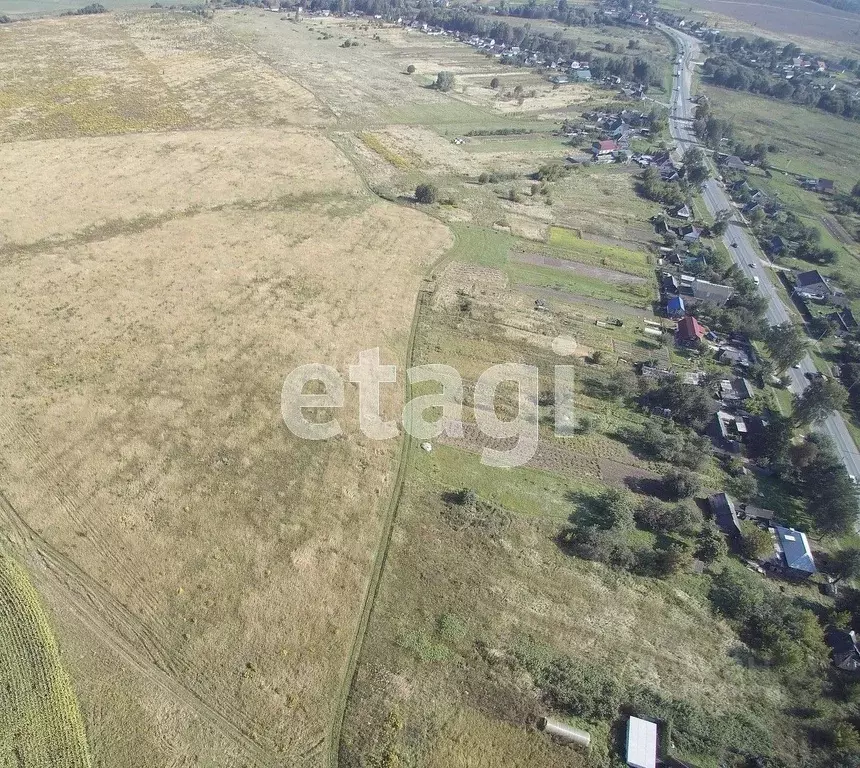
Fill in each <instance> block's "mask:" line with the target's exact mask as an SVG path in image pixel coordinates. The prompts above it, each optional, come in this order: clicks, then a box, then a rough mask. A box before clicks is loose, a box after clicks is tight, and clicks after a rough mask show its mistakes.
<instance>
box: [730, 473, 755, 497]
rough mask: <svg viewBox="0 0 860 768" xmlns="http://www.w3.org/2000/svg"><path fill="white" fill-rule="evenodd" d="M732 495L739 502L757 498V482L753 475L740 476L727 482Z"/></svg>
mask: <svg viewBox="0 0 860 768" xmlns="http://www.w3.org/2000/svg"><path fill="white" fill-rule="evenodd" d="M729 485H730V486H731V490H732V493H733V494H734V495H735V496H737V497H738V499H740V500H741V501H752V500H753V499H754V498H755V497H756V496H758V481H757V480H756V479H755V475H751V474H741V475H738V476H737V477H733V478H732V479H731V481H730V482H729Z"/></svg>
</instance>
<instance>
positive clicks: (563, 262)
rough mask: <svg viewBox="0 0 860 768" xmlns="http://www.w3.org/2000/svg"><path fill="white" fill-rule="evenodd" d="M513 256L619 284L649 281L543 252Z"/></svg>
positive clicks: (513, 255)
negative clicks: (557, 257)
mask: <svg viewBox="0 0 860 768" xmlns="http://www.w3.org/2000/svg"><path fill="white" fill-rule="evenodd" d="M511 258H512V259H513V260H514V261H519V262H521V263H523V264H531V265H532V266H535V267H549V268H550V269H560V270H562V271H565V272H572V273H573V274H576V275H582V276H583V277H590V278H594V279H596V280H605V281H606V282H608V283H616V284H619V285H622V284H624V283H634V284H645V283H647V282H648V281H647V280H646V279H645V278H644V277H635V276H634V275H629V274H626V273H625V272H616V271H615V270H614V269H604V268H603V267H593V266H589V265H588V264H580V263H579V262H576V261H568V260H567V259H556V258H554V257H553V256H546V255H545V254H542V253H513V254H511Z"/></svg>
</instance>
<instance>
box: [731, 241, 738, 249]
mask: <svg viewBox="0 0 860 768" xmlns="http://www.w3.org/2000/svg"><path fill="white" fill-rule="evenodd" d="M737 247H738V241H737V240H735V241H734V242H732V248H737Z"/></svg>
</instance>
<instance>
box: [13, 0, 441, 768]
mask: <svg viewBox="0 0 860 768" xmlns="http://www.w3.org/2000/svg"><path fill="white" fill-rule="evenodd" d="M0 37H2V42H3V46H4V55H3V57H2V60H0V61H1V62H2V63H0V68H2V70H3V72H2V78H0V82H2V85H0V139H2V141H3V144H2V146H0V152H2V161H0V184H1V185H2V187H3V189H4V192H6V194H4V196H3V199H2V202H0V284H2V289H0V298H2V309H1V310H0V329H2V331H0V361H2V370H3V375H2V379H0V489H2V491H3V493H4V495H5V497H6V499H7V500H8V503H4V504H3V505H2V512H3V525H4V527H5V528H6V529H7V530H9V531H10V534H9V538H10V541H11V543H10V545H9V546H8V547H6V545H5V544H4V548H6V549H8V551H9V553H10V554H11V555H12V556H14V557H15V558H16V559H17V560H18V561H19V562H21V563H22V564H23V565H24V566H25V567H26V568H27V569H28V571H29V572H30V575H31V578H32V579H33V582H34V584H35V586H36V588H37V589H38V590H39V592H40V593H41V595H42V597H43V599H44V600H45V603H46V607H47V610H48V614H49V616H50V619H51V621H52V622H53V624H54V626H55V629H56V633H57V636H58V640H59V646H60V649H61V652H62V659H63V663H64V664H65V665H66V668H67V669H68V671H69V673H70V677H71V681H72V687H73V689H74V690H75V691H76V693H77V696H78V698H79V700H80V703H81V709H82V712H83V718H84V722H85V726H86V733H87V741H88V743H89V748H90V752H91V754H92V759H93V762H94V764H96V765H100V766H111V767H112V768H113V767H115V766H120V767H121V766H140V765H152V766H174V765H175V766H180V765H182V766H186V765H218V766H228V765H237V766H238V765H243V766H244V765H261V766H266V765H303V764H307V765H319V764H320V763H321V762H322V760H323V759H324V750H325V748H326V738H327V733H328V730H329V727H330V725H331V720H332V716H333V713H334V710H335V703H336V700H337V699H338V696H339V694H340V690H341V683H342V679H343V676H344V671H345V665H346V662H347V656H348V653H349V651H350V648H351V646H352V640H353V636H354V633H355V628H356V622H357V620H358V616H359V612H360V607H361V601H362V598H363V593H364V589H365V585H366V582H367V578H368V572H369V566H370V563H371V559H372V557H373V552H374V548H375V546H376V543H377V539H378V534H379V530H378V527H379V523H380V519H381V508H382V506H383V504H384V503H385V502H386V501H387V492H388V490H389V487H390V484H391V475H392V470H393V458H394V456H395V452H396V450H397V442H396V441H390V442H388V443H371V442H369V441H367V440H365V439H364V438H363V437H362V436H361V434H360V433H359V432H358V428H357V417H356V408H355V405H356V397H355V392H354V390H353V389H351V388H350V387H348V388H347V403H346V407H345V408H344V409H343V413H342V415H341V416H340V419H341V423H342V424H343V426H344V430H345V433H346V434H345V436H344V437H342V438H340V439H338V440H335V441H330V442H326V443H307V442H304V441H300V440H298V439H297V438H294V437H292V436H291V435H290V433H289V432H288V431H287V429H286V428H285V426H284V425H283V423H282V421H281V418H280V392H281V385H282V383H283V379H284V377H285V375H286V374H287V373H288V372H289V371H290V369H291V368H292V367H294V366H295V365H297V364H299V363H304V362H311V361H320V362H324V363H329V364H332V365H335V366H337V367H338V368H339V369H340V370H342V371H344V372H345V370H346V366H348V365H349V364H350V363H352V362H355V360H356V357H357V353H358V351H359V350H361V349H364V348H367V347H375V346H379V347H381V348H382V350H383V352H382V354H383V357H384V358H386V359H388V360H390V361H396V362H402V359H403V357H404V354H405V350H406V343H407V336H408V329H409V325H410V321H411V318H412V314H413V307H414V302H415V296H416V293H417V289H418V286H419V284H420V280H421V275H422V273H423V271H424V269H425V268H426V267H427V266H428V265H429V264H430V263H432V262H433V261H434V260H435V259H437V258H438V257H439V256H441V255H442V254H443V253H444V252H445V250H446V249H447V248H448V247H449V246H450V244H451V235H450V233H449V232H448V230H447V229H446V228H445V227H443V226H442V225H441V224H439V223H437V222H435V221H434V220H433V219H431V218H429V217H426V216H424V215H422V214H419V213H417V212H415V211H412V210H404V209H400V208H397V207H395V206H394V205H392V204H389V203H385V202H380V201H378V200H377V199H376V198H374V197H373V196H372V195H370V194H369V193H368V192H367V191H366V189H365V186H364V184H363V182H362V180H361V178H360V177H359V176H358V175H357V174H356V172H355V170H354V169H353V167H352V165H351V164H350V162H349V161H348V160H347V158H346V157H345V156H344V155H343V154H341V152H340V151H339V150H338V149H337V147H336V146H335V145H334V144H333V143H332V142H331V141H330V140H329V139H328V138H327V137H326V134H325V127H326V125H328V124H329V123H330V122H331V119H332V118H331V112H330V111H329V109H328V108H327V107H326V106H325V105H323V104H322V103H320V102H319V101H318V100H317V99H316V98H315V97H314V96H313V95H312V94H311V93H310V91H308V90H306V89H305V88H303V87H302V86H300V85H298V84H297V83H296V82H294V81H293V80H292V79H290V78H289V77H287V76H285V75H284V73H283V72H282V71H280V70H278V69H276V68H274V67H273V66H272V65H271V64H270V63H268V62H267V60H266V59H265V58H264V57H261V56H260V55H258V54H257V53H256V52H254V51H253V50H251V49H249V48H248V47H247V46H246V45H245V44H243V43H242V42H241V41H239V40H237V39H236V38H234V37H233V36H232V35H229V34H226V33H224V32H222V31H221V30H219V29H218V28H217V27H216V26H214V25H212V24H206V23H203V22H201V21H200V20H199V19H197V18H195V17H187V16H182V15H178V14H163V15H162V14H157V13H154V14H149V13H144V14H129V15H127V16H122V17H113V16H104V17H85V18H71V19H61V20H44V21H32V22H22V23H19V24H14V25H9V27H8V28H4V29H3V30H2V33H0ZM29 64H33V66H28V65H29ZM132 107H133V108H132ZM399 393H400V388H399V387H391V388H389V389H388V392H387V393H386V394H385V395H384V401H383V406H384V407H385V408H386V411H387V412H388V413H394V412H395V410H396V408H397V407H398V404H399V401H400V394H399ZM5 758H6V755H5V754H4V755H3V756H2V759H0V762H2V760H4V759H5Z"/></svg>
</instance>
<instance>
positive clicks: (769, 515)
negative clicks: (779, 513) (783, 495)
mask: <svg viewBox="0 0 860 768" xmlns="http://www.w3.org/2000/svg"><path fill="white" fill-rule="evenodd" d="M775 517H776V512H774V511H773V510H772V509H762V508H761V507H756V506H755V505H753V504H747V505H746V506H745V507H744V518H745V519H746V520H757V521H759V522H762V523H770V522H771V521H772V520H773V519H774V518H775Z"/></svg>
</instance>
